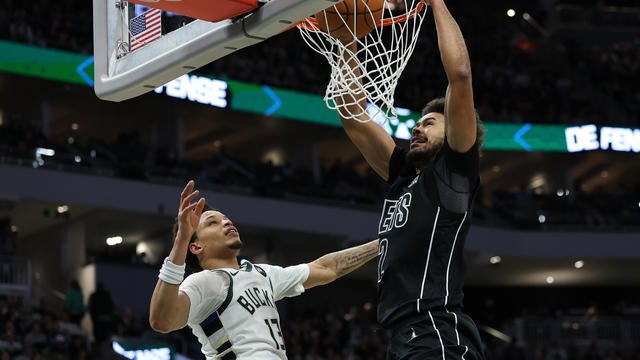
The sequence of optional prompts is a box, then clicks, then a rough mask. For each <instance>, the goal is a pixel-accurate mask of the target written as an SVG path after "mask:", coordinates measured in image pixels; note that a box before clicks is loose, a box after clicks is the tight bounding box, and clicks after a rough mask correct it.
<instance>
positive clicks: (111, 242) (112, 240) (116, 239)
mask: <svg viewBox="0 0 640 360" xmlns="http://www.w3.org/2000/svg"><path fill="white" fill-rule="evenodd" d="M120 243H122V236H112V237H108V238H107V245H109V246H114V245H118V244H120Z"/></svg>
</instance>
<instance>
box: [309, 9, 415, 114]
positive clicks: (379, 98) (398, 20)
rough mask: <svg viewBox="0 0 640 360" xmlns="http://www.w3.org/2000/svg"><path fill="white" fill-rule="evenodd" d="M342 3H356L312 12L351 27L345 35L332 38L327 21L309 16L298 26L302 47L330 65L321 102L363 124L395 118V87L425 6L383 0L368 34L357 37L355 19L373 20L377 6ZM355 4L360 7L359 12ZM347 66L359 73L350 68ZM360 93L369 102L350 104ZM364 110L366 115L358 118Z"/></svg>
mask: <svg viewBox="0 0 640 360" xmlns="http://www.w3.org/2000/svg"><path fill="white" fill-rule="evenodd" d="M346 1H349V2H354V1H359V2H360V3H359V4H358V6H353V7H352V8H353V9H352V10H349V11H350V12H349V13H348V14H346V13H345V12H344V10H340V9H338V8H337V5H335V6H332V7H329V8H327V9H325V10H324V11H323V14H320V13H319V14H316V15H321V16H317V17H321V18H323V19H326V18H327V12H328V11H329V12H330V16H333V20H332V21H335V19H334V18H335V17H336V14H338V18H339V19H340V20H341V21H342V25H344V26H345V27H347V28H348V31H350V32H349V34H350V36H349V37H348V39H344V38H342V39H338V38H337V37H334V36H332V35H331V34H330V31H325V30H326V29H327V28H329V29H330V28H331V27H330V26H328V25H329V24H320V23H319V22H318V19H317V18H316V17H308V18H306V19H304V20H303V21H302V22H301V23H299V24H298V25H297V27H298V29H299V30H300V34H301V35H302V38H303V40H304V41H305V42H306V43H307V45H308V46H309V47H311V49H313V50H314V51H316V52H318V53H320V54H322V55H323V56H324V57H325V58H326V59H327V61H328V62H329V65H331V76H330V80H329V84H328V85H327V90H326V93H325V96H324V100H325V102H326V104H327V106H328V107H329V108H330V109H334V110H338V111H339V112H340V114H341V116H342V117H344V118H346V119H354V120H357V121H360V122H366V121H369V120H368V119H371V118H373V117H375V116H378V115H379V114H384V115H385V117H386V118H389V117H391V116H397V113H396V110H395V108H394V106H393V102H394V99H393V98H394V93H395V89H396V86H397V85H398V79H399V77H400V75H401V74H402V71H403V70H404V68H405V66H406V65H407V63H408V61H409V58H410V57H411V54H412V53H413V50H414V49H415V46H416V42H417V39H418V34H419V32H420V29H421V27H422V22H423V20H424V15H425V13H426V9H425V8H426V7H427V5H426V4H425V2H424V1H423V0H384V2H383V5H382V17H381V18H380V19H379V20H377V21H376V24H375V27H374V28H373V29H372V30H371V32H370V33H368V35H366V36H363V37H361V38H358V37H357V36H356V33H360V32H361V31H360V30H361V27H359V25H358V23H357V20H358V19H359V18H360V19H362V18H363V16H368V15H371V16H370V17H371V18H373V16H374V13H375V16H380V15H379V14H378V13H377V12H379V9H371V8H370V7H369V2H370V1H369V0H346ZM357 7H360V10H359V11H358V10H356V9H357ZM363 7H364V9H365V10H366V12H364V15H363V11H362V8H363ZM343 8H344V7H343ZM367 12H368V13H367ZM322 15H324V16H322ZM375 18H376V19H377V17H375ZM334 26H335V25H334ZM340 28H341V29H343V28H342V27H340ZM323 29H325V30H323ZM354 42H356V43H357V48H356V50H355V51H353V50H352V49H353V48H352V47H351V45H353V44H354ZM348 64H351V66H350V65H348ZM352 66H353V67H357V70H359V71H354V70H353V69H352ZM362 95H364V96H365V97H366V99H367V101H368V102H369V105H368V106H367V108H364V109H363V108H361V107H359V106H353V105H356V104H357V103H358V101H357V99H359V98H361V97H362ZM336 99H340V101H339V102H337V101H336ZM345 99H351V101H346V100H345ZM353 109H358V110H355V111H354V110H353ZM364 114H368V115H369V116H364V117H363V116H362V115H364Z"/></svg>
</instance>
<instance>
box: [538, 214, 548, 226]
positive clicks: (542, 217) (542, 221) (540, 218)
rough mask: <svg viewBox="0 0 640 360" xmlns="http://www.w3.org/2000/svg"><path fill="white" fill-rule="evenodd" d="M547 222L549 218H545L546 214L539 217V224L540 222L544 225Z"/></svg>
mask: <svg viewBox="0 0 640 360" xmlns="http://www.w3.org/2000/svg"><path fill="white" fill-rule="evenodd" d="M546 221H547V217H546V216H544V214H540V215H538V222H539V223H540V224H544V223H545V222H546Z"/></svg>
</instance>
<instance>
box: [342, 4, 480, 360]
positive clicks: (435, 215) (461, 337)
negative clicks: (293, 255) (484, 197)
mask: <svg viewBox="0 0 640 360" xmlns="http://www.w3.org/2000/svg"><path fill="white" fill-rule="evenodd" d="M427 2H428V3H430V6H431V9H432V11H433V16H434V19H435V26H436V30H437V33H438V46H439V49H440V56H441V59H442V63H443V65H444V70H445V72H446V75H447V79H448V87H447V92H446V96H445V97H444V98H440V99H435V100H432V101H430V102H429V103H428V104H427V106H426V107H425V108H424V110H423V111H422V113H423V116H422V118H421V119H420V120H419V121H418V122H417V124H416V126H415V128H413V130H412V136H411V141H410V147H409V150H408V151H405V150H403V149H401V148H399V147H397V146H396V145H395V143H394V141H393V139H392V138H391V136H389V135H388V134H387V133H386V132H385V131H384V130H383V129H382V127H380V126H379V125H378V124H376V123H375V122H372V121H368V122H358V121H353V120H348V119H342V124H343V127H344V129H345V130H346V132H347V135H348V136H349V137H350V138H351V140H352V141H353V143H354V144H355V145H356V146H357V147H358V149H359V150H360V152H361V153H362V154H363V156H364V157H365V159H366V160H367V162H368V163H369V165H370V166H371V167H372V168H373V169H374V170H375V171H376V172H377V173H378V175H380V176H381V177H382V178H383V179H385V180H386V181H388V183H389V184H390V185H391V187H390V190H389V192H388V194H387V196H386V198H385V202H384V207H383V209H382V215H381V217H380V223H379V227H378V234H379V238H380V243H379V258H378V320H379V322H380V323H381V325H382V326H383V327H385V328H386V329H387V330H388V331H389V336H390V343H389V347H388V349H387V359H420V360H430V359H442V360H445V359H446V360H449V359H457V360H459V359H466V360H472V359H484V355H483V350H482V343H481V339H480V335H479V332H478V329H477V327H476V325H475V324H474V323H473V321H472V320H471V318H470V317H469V316H467V315H465V314H464V313H463V312H462V311H461V307H462V298H463V292H462V288H463V283H464V277H465V265H464V259H463V247H464V242H465V237H466V235H467V232H468V230H469V224H470V220H471V207H472V202H473V198H474V195H475V193H476V190H477V188H478V185H479V149H480V146H481V145H482V135H483V130H482V127H481V123H480V120H479V119H478V117H477V114H476V111H475V109H474V104H473V90H472V86H471V67H470V61H469V55H468V53H467V48H466V45H465V42H464V39H463V37H462V33H461V31H460V28H459V27H458V24H457V23H456V21H455V20H454V19H453V17H452V16H451V14H450V13H449V10H448V9H447V7H446V5H445V3H444V1H443V0H429V1H427ZM351 46H352V47H353V46H355V45H353V44H351ZM423 56H426V55H423ZM350 64H351V66H352V67H353V63H350ZM353 71H354V72H357V71H359V70H358V69H357V68H354V69H353ZM348 96H357V95H347V96H345V98H344V99H338V100H339V101H340V102H341V103H342V104H338V105H339V106H340V105H343V104H344V105H346V104H348V103H349V102H350V101H351V100H352V99H351V98H348ZM357 100H358V101H359V103H356V104H354V105H346V106H347V110H348V111H349V112H350V113H352V114H355V113H360V112H361V111H360V109H362V108H364V107H365V106H366V105H365V99H364V98H362V97H360V98H358V99H357ZM349 106H354V107H355V108H353V109H349ZM358 120H368V119H365V118H361V119H358Z"/></svg>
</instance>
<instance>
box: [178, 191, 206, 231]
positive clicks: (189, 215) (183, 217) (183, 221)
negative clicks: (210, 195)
mask: <svg viewBox="0 0 640 360" xmlns="http://www.w3.org/2000/svg"><path fill="white" fill-rule="evenodd" d="M195 186H196V184H195V182H194V181H193V180H190V181H189V182H188V183H187V185H186V186H185V187H184V189H183V190H182V194H180V207H179V209H178V232H177V234H176V241H177V240H178V239H180V240H183V241H187V242H188V241H189V239H190V238H191V235H193V233H194V232H195V231H196V228H197V227H198V223H199V222H200V215H202V209H204V205H205V202H206V201H205V198H200V200H198V201H196V202H193V201H194V200H195V199H196V197H197V196H198V194H200V191H199V190H195Z"/></svg>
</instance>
